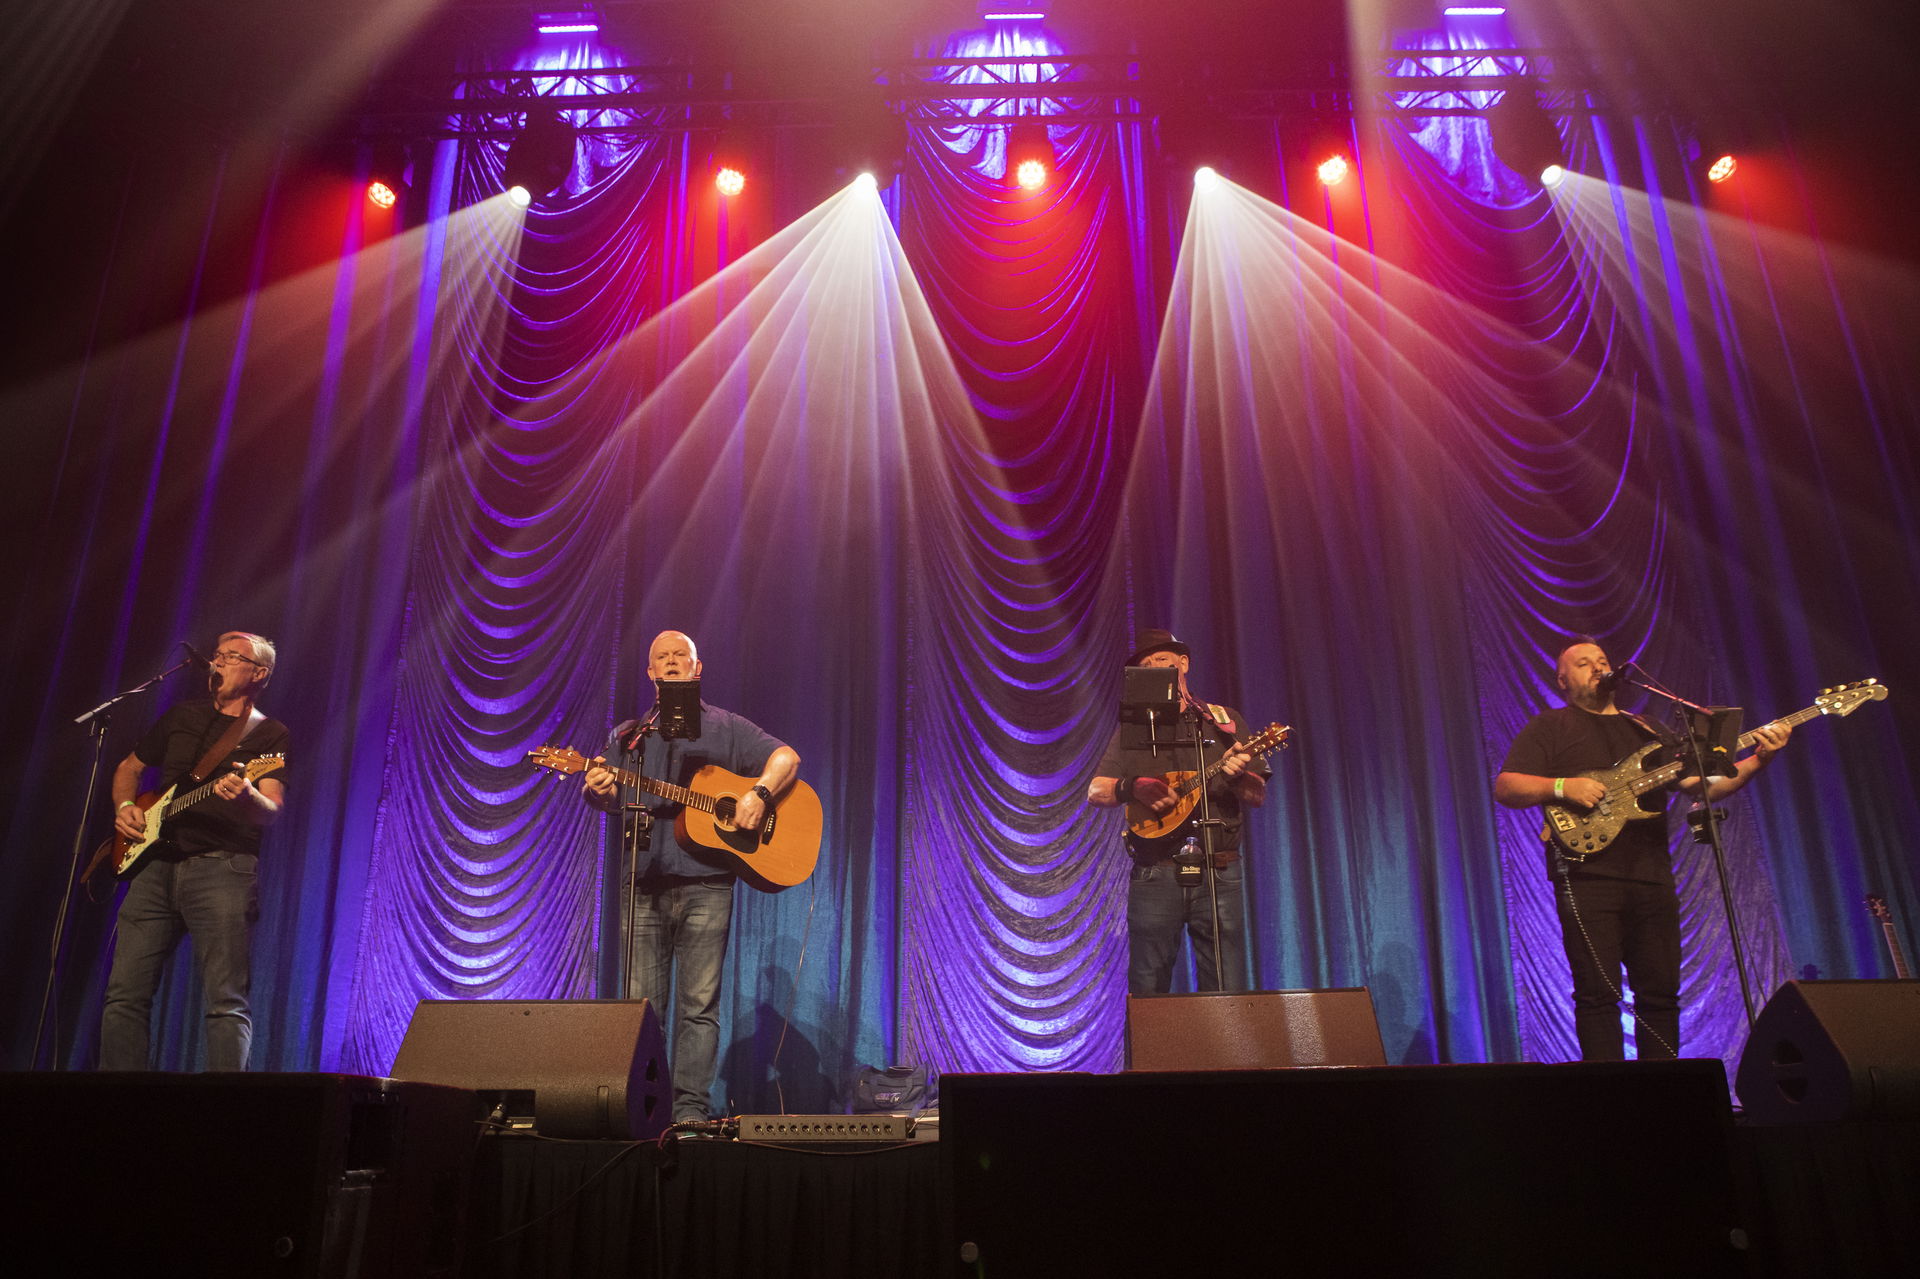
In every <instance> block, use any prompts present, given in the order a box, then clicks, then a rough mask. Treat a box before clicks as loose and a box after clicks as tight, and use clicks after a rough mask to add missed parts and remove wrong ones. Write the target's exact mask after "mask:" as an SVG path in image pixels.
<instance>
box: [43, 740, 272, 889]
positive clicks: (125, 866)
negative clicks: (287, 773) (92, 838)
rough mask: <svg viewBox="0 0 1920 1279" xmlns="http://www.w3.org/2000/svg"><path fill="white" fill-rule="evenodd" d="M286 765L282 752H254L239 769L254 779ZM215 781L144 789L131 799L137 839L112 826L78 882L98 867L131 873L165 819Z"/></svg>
mask: <svg viewBox="0 0 1920 1279" xmlns="http://www.w3.org/2000/svg"><path fill="white" fill-rule="evenodd" d="M286 766H287V758H286V756H284V755H256V756H254V758H253V760H252V761H251V762H250V763H248V764H247V766H246V767H245V768H244V769H242V770H241V771H242V772H244V773H245V774H246V775H247V780H248V781H250V782H257V781H259V780H260V779H261V778H262V777H265V776H266V775H267V774H269V773H273V772H277V771H279V770H280V769H282V768H285V767H286ZM223 776H224V774H223ZM187 780H188V781H191V780H192V779H191V778H189V779H187ZM219 781H220V778H218V777H216V778H214V779H213V780H212V781H210V782H207V783H206V784H205V785H202V786H197V787H195V788H194V789H192V790H190V791H186V792H184V793H176V792H179V791H180V788H181V786H183V785H185V784H186V783H185V782H175V783H174V784H173V785H171V786H169V787H167V788H166V789H165V790H164V791H148V792H147V793H146V794H144V795H141V796H140V797H139V798H138V799H136V800H134V801H133V803H134V807H136V808H138V809H139V810H140V816H141V819H142V820H143V821H144V822H145V823H146V829H145V831H143V832H142V834H141V836H140V838H139V839H128V838H127V837H126V836H124V835H122V834H121V833H120V832H119V831H117V830H116V831H115V832H114V833H113V835H112V836H111V837H110V838H109V839H108V840H107V841H106V842H105V843H103V844H101V845H100V847H99V848H97V849H95V850H94V853H93V857H92V858H91V859H90V860H89V861H88V862H87V869H86V870H85V871H84V872H82V874H81V876H80V882H81V883H83V884H84V883H86V882H88V881H89V880H91V879H92V878H93V877H94V874H95V873H96V872H98V871H99V870H100V869H101V868H102V867H105V868H106V869H107V870H109V871H111V872H112V873H113V877H114V878H115V879H125V878H126V877H127V876H129V875H131V874H133V872H134V870H135V869H137V868H138V867H139V865H140V863H141V862H142V861H143V860H145V858H146V856H147V854H148V853H151V852H152V851H153V850H154V849H155V848H157V847H159V846H160V844H161V843H162V842H163V841H164V839H165V833H164V830H163V828H164V827H165V825H166V823H167V819H168V818H170V817H172V816H173V815H174V814H175V813H180V812H184V811H186V810H187V809H189V808H192V807H193V806H194V805H195V804H198V803H199V802H200V801H201V800H203V799H206V798H207V797H208V796H210V795H212V794H213V788H214V786H215V785H217V784H218V783H219Z"/></svg>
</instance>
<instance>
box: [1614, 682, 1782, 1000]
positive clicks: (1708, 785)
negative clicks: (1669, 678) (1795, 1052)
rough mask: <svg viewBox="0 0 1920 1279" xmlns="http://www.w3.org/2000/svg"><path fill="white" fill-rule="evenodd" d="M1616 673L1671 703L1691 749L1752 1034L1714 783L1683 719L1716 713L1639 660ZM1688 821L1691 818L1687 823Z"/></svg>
mask: <svg viewBox="0 0 1920 1279" xmlns="http://www.w3.org/2000/svg"><path fill="white" fill-rule="evenodd" d="M1628 668H1632V670H1634V671H1638V672H1639V675H1638V676H1635V675H1633V674H1629V673H1628ZM1615 673H1616V674H1617V675H1618V676H1619V683H1622V684H1637V685H1639V686H1640V687H1641V688H1644V689H1646V690H1647V691H1648V692H1649V693H1652V694H1654V695H1655V696H1656V697H1664V698H1666V699H1667V701H1668V702H1669V703H1671V704H1672V705H1673V708H1674V714H1675V716H1676V719H1675V723H1676V724H1678V725H1680V726H1681V729H1682V732H1681V735H1682V736H1683V737H1684V738H1685V739H1686V749H1687V750H1689V751H1690V752H1691V753H1692V756H1693V766H1694V776H1695V777H1698V778H1699V779H1700V798H1699V801H1698V802H1699V804H1700V809H1701V814H1702V816H1701V820H1700V823H1699V828H1700V829H1701V830H1704V831H1706V834H1707V838H1706V841H1705V842H1706V844H1707V846H1708V847H1709V848H1711V849H1713V868H1714V872H1715V873H1716V874H1717V875H1719V877H1720V909H1721V910H1722V911H1723V912H1724V913H1725V915H1726V917H1727V940H1728V941H1729V942H1730V943H1732V946H1733V967H1734V971H1735V972H1736V973H1738V974H1739V977H1740V1003H1741V1006H1742V1008H1743V1009H1744V1010H1745V1012H1746V1014H1747V1033H1748V1034H1749V1035H1751V1034H1752V1033H1753V1023H1754V1020H1755V1016H1756V1014H1755V1012H1754V1006H1753V986H1752V984H1751V983H1750V982H1749V981H1748V980H1747V948H1746V944H1745V942H1744V941H1742V940H1741V936H1740V916H1739V912H1738V911H1736V910H1735V909H1734V905H1733V885H1732V882H1731V881H1730V880H1729V879H1728V878H1727V852H1726V849H1725V847H1724V846H1723V845H1722V844H1721V842H1720V820H1719V818H1718V816H1716V815H1715V813H1714V809H1713V801H1712V800H1711V799H1709V798H1708V797H1707V793H1708V791H1709V790H1710V789H1712V786H1713V778H1711V777H1709V776H1707V754H1706V747H1705V744H1704V743H1703V742H1702V741H1701V738H1700V734H1698V733H1695V732H1694V731H1692V726H1691V725H1689V724H1686V722H1685V720H1686V713H1687V712H1688V711H1692V712H1694V713H1696V714H1699V715H1705V716H1709V717H1710V716H1712V715H1713V714H1714V713H1715V711H1714V708H1713V707H1710V706H1701V705H1699V704H1698V703H1696V702H1690V701H1688V700H1687V699H1686V698H1684V697H1681V696H1680V695H1679V694H1678V693H1674V692H1671V691H1669V690H1668V689H1666V688H1663V687H1661V685H1660V683H1659V681H1657V680H1655V679H1653V678H1652V677H1651V676H1648V675H1647V673H1646V672H1645V671H1642V670H1640V667H1639V664H1638V663H1636V662H1632V661H1629V662H1627V663H1626V665H1625V666H1622V667H1621V668H1620V670H1619V671H1617V672H1615ZM1736 767H1737V765H1736ZM1691 824H1692V823H1691V822H1690V823H1689V825H1691Z"/></svg>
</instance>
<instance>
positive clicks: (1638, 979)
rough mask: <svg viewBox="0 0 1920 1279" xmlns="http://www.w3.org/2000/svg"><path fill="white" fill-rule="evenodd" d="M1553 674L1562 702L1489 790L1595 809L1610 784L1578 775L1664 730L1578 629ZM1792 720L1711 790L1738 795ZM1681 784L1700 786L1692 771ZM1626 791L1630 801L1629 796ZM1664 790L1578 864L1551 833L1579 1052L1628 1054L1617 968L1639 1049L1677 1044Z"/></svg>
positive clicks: (1506, 800)
mask: <svg viewBox="0 0 1920 1279" xmlns="http://www.w3.org/2000/svg"><path fill="white" fill-rule="evenodd" d="M1554 680H1555V683H1557V684H1558V685H1559V687H1560V690H1561V692H1562V693H1563V694H1565V696H1566V699H1567V704H1566V705H1565V706H1561V707H1557V708H1555V709H1553V710H1549V711H1542V712H1541V713H1540V714H1538V715H1536V716H1534V717H1533V719H1532V720H1531V721H1530V722H1529V723H1528V724H1527V726H1526V727H1525V728H1523V729H1521V730H1520V735H1519V736H1518V737H1516V738H1514V740H1513V745H1512V746H1511V747H1510V748H1509V749H1508V751H1507V758H1506V761H1505V762H1504V763H1503V764H1502V765H1501V766H1500V773H1499V775H1498V776H1496V777H1495V778H1494V779H1493V798H1494V800H1495V801H1496V802H1498V803H1500V804H1504V805H1506V806H1507V807H1508V808H1531V807H1535V806H1538V805H1544V804H1555V803H1559V804H1570V805H1574V806H1576V807H1578V808H1580V809H1591V808H1592V807H1593V806H1594V805H1595V804H1597V803H1599V802H1600V801H1601V800H1602V799H1603V798H1606V795H1607V789H1606V787H1605V786H1603V785H1601V784H1600V783H1599V782H1597V781H1595V780H1594V779H1593V778H1591V777H1582V776H1577V775H1576V774H1581V773H1590V772H1598V771H1600V770H1603V769H1607V768H1610V767H1612V766H1613V765H1614V764H1615V763H1617V762H1619V761H1620V760H1622V759H1624V758H1626V757H1627V756H1628V755H1630V754H1632V753H1633V752H1634V751H1637V750H1639V749H1640V748H1641V747H1642V746H1645V745H1646V744H1647V743H1648V742H1649V741H1654V740H1657V739H1658V738H1659V737H1660V734H1659V733H1657V732H1656V731H1655V730H1654V729H1653V727H1652V726H1651V725H1649V724H1647V723H1646V722H1645V721H1643V720H1641V719H1640V718H1639V717H1638V716H1635V715H1629V714H1627V713H1625V712H1623V711H1621V710H1620V708H1619V707H1617V706H1615V705H1614V701H1613V690H1614V688H1615V687H1616V684H1617V682H1618V681H1617V680H1616V679H1615V678H1614V676H1613V664H1612V663H1611V662H1609V661H1608V660H1607V655H1606V652H1605V651H1604V650H1603V649H1602V648H1601V647H1600V645H1599V644H1597V643H1595V642H1594V641H1593V640H1591V639H1589V638H1587V637H1585V636H1580V637H1577V638H1575V639H1573V640H1572V641H1570V642H1569V643H1568V644H1567V645H1566V646H1565V647H1564V648H1562V649H1561V651H1560V653H1559V654H1558V656H1557V657H1556V659H1555V662H1554ZM1792 731H1793V730H1792V729H1791V727H1789V726H1788V725H1785V724H1769V725H1765V726H1763V727H1761V728H1758V729H1755V730H1754V733H1753V738H1754V745H1755V750H1754V753H1753V754H1751V755H1749V756H1747V758H1745V759H1743V760H1741V761H1740V762H1739V763H1738V764H1737V765H1736V766H1735V775H1734V776H1732V777H1716V778H1715V779H1714V780H1713V784H1712V785H1711V786H1709V787H1708V788H1707V798H1708V800H1709V801H1713V800H1719V799H1722V798H1724V797H1726V796H1728V795H1731V794H1733V793H1734V792H1735V791H1737V790H1739V789H1740V788H1741V787H1742V786H1745V785H1746V784H1747V783H1748V782H1749V781H1751V780H1752V779H1753V776H1754V774H1755V773H1757V772H1759V771H1760V770H1761V769H1762V768H1765V767H1766V765H1767V761H1768V760H1769V759H1771V758H1772V757H1773V754H1774V752H1775V751H1777V750H1779V749H1780V748H1781V747H1782V746H1784V745H1786V743H1787V738H1788V736H1789V735H1790V734H1791V733H1792ZM1679 789H1681V790H1685V791H1689V792H1694V793H1698V791H1699V789H1700V779H1699V778H1698V777H1687V778H1683V779H1682V780H1681V781H1680V782H1679ZM1627 802H1632V801H1631V800H1630V799H1629V800H1628V801H1627ZM1666 802H1667V796H1665V795H1664V794H1662V793H1660V792H1658V791H1654V792H1650V793H1648V794H1645V795H1642V796H1641V797H1640V799H1639V803H1640V806H1641V807H1642V808H1643V809H1646V810H1649V811H1655V812H1657V813H1658V814H1659V815H1658V816H1655V817H1650V818H1638V819H1635V820H1633V821H1629V822H1628V823H1627V824H1626V826H1625V828H1624V829H1623V830H1622V831H1621V832H1620V835H1619V836H1618V838H1616V839H1615V840H1614V841H1613V843H1612V844H1611V845H1609V846H1608V847H1607V848H1606V849H1605V850H1604V851H1602V852H1600V853H1599V854H1597V855H1596V856H1593V857H1589V858H1587V859H1586V860H1584V861H1581V862H1579V863H1578V864H1577V865H1575V864H1570V863H1568V862H1567V861H1566V860H1565V859H1564V858H1563V857H1561V856H1560V855H1559V853H1558V852H1557V851H1556V848H1555V845H1554V844H1553V842H1552V841H1551V840H1548V841H1547V845H1546V850H1545V851H1546V859H1547V869H1548V872H1549V874H1551V875H1552V877H1553V880H1554V885H1555V887H1554V902H1555V906H1556V908H1557V909H1558V911H1559V916H1560V938H1561V942H1562V944H1563V945H1564V946H1565V948H1566V952H1567V963H1568V965H1569V967H1570V968H1571V970H1572V974H1573V1025H1574V1033H1575V1034H1576V1035H1577V1036H1578V1038H1579V1041H1580V1056H1581V1057H1582V1058H1583V1059H1585V1060H1587V1061H1619V1060H1621V1059H1622V1058H1623V1057H1624V1056H1625V1055H1626V1043H1625V1036H1624V1034H1623V1033H1622V1031H1621V1027H1620V1004H1621V996H1622V991H1621V987H1620V970H1621V967H1622V965H1624V966H1625V968H1626V973H1627V982H1628V984H1629V985H1630V986H1632V988H1633V995H1634V1006H1633V1009H1632V1012H1633V1016H1634V1019H1635V1021H1636V1023H1637V1024H1638V1026H1639V1028H1640V1033H1639V1034H1638V1035H1637V1036H1636V1045H1637V1051H1638V1055H1639V1057H1640V1058H1641V1060H1650V1059H1654V1058H1663V1057H1677V1056H1678V1055H1679V1052H1680V902H1679V898H1678V896H1677V894H1676V890H1675V888H1674V882H1673V865H1672V862H1671V860H1670V858H1669V855H1668V844H1667V821H1666Z"/></svg>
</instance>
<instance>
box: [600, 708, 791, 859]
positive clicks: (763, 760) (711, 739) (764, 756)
mask: <svg viewBox="0 0 1920 1279" xmlns="http://www.w3.org/2000/svg"><path fill="white" fill-rule="evenodd" d="M636 723H638V721H637V720H627V721H626V722H624V723H621V724H617V725H615V726H614V730H613V732H612V733H611V734H610V735H609V736H608V738H607V744H606V747H605V748H604V750H603V752H602V753H603V754H605V755H606V757H607V761H608V762H609V763H611V764H614V765H616V766H617V767H619V768H623V769H626V770H628V771H629V772H637V773H639V774H641V775H642V776H643V777H651V778H653V779H655V780H656V781H662V782H671V783H672V784H673V785H675V786H685V785H686V784H687V783H688V782H690V781H692V780H693V775H694V774H695V773H697V772H699V771H700V770H701V769H702V768H704V767H706V766H707V765H708V764H718V765H719V766H720V767H722V768H724V769H726V770H727V771H728V772H730V773H739V774H740V775H741V776H743V777H747V778H753V777H757V776H759V775H760V772H761V770H763V769H765V768H766V766H767V760H768V759H770V758H771V757H772V755H773V753H774V752H775V751H777V750H779V749H780V748H781V747H782V746H784V745H785V744H786V743H784V742H782V741H780V739H778V738H776V737H773V736H772V735H770V734H768V733H767V732H766V730H764V729H762V728H761V727H760V726H759V725H758V724H755V723H754V722H753V721H752V720H750V719H747V718H745V717H744V716H740V715H735V714H734V713H733V712H732V711H727V710H722V709H720V708H719V707H718V706H713V705H710V704H708V703H707V702H705V701H702V702H701V703H700V736H698V737H690V738H685V739H681V740H676V741H671V742H669V741H663V740H662V739H661V737H660V735H659V734H658V733H655V732H652V731H649V732H648V733H647V734H646V736H645V737H643V738H642V739H641V742H640V749H639V751H638V752H632V751H628V750H627V749H626V745H625V743H626V738H627V736H628V734H630V733H632V732H633V728H634V725H635V724H636ZM639 801H640V802H641V803H643V804H644V805H646V807H647V810H648V811H649V812H651V813H652V814H653V815H654V816H655V817H656V818H658V819H659V821H658V824H657V825H656V826H655V827H654V832H653V846H652V848H651V849H650V850H649V851H648V852H647V853H645V854H643V855H642V857H641V859H640V865H639V867H638V871H639V875H640V878H642V879H652V878H655V877H658V876H663V875H715V874H724V873H726V872H727V871H728V870H729V869H730V867H729V866H728V864H727V861H726V859H725V858H723V857H720V856H718V855H716V854H714V853H713V852H711V851H709V850H707V849H704V848H701V847H700V846H699V845H698V844H694V843H690V842H688V843H683V842H681V840H680V837H679V834H678V832H676V831H675V830H674V828H673V815H674V814H675V813H677V812H678V811H679V810H680V806H679V805H678V804H675V803H673V802H672V801H671V800H666V799H662V798H660V797H659V796H657V795H649V794H646V793H645V792H642V793H641V794H640V795H639Z"/></svg>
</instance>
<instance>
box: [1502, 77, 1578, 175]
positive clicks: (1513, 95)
mask: <svg viewBox="0 0 1920 1279" xmlns="http://www.w3.org/2000/svg"><path fill="white" fill-rule="evenodd" d="M1487 132H1488V134H1490V135H1491V136H1492V138H1493V153H1494V154H1495V155H1496V156H1498V157H1500V163H1502V164H1504V165H1506V166H1507V167H1508V168H1509V169H1512V170H1513V171H1514V172H1515V173H1517V174H1519V175H1521V176H1522V177H1526V178H1532V177H1535V175H1539V179H1540V181H1541V182H1542V184H1543V185H1544V184H1545V173H1546V171H1547V170H1548V169H1549V168H1553V169H1557V168H1559V167H1560V166H1561V165H1563V164H1565V163H1566V157H1565V155H1563V154H1562V152H1561V150H1560V130H1559V129H1558V128H1557V127H1555V125H1554V123H1553V117H1552V116H1550V115H1548V114H1547V109H1546V108H1545V107H1544V106H1542V105H1541V104H1540V82H1539V81H1538V80H1535V79H1534V78H1533V77H1531V76H1527V77H1524V78H1522V79H1520V80H1518V81H1516V82H1515V83H1514V84H1513V86H1512V87H1511V88H1509V89H1507V91H1506V92H1504V93H1502V94H1501V95H1500V100H1499V101H1498V102H1496V103H1494V104H1493V106H1492V107H1490V108H1489V109H1488V111H1487ZM1556 180H1557V179H1556Z"/></svg>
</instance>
